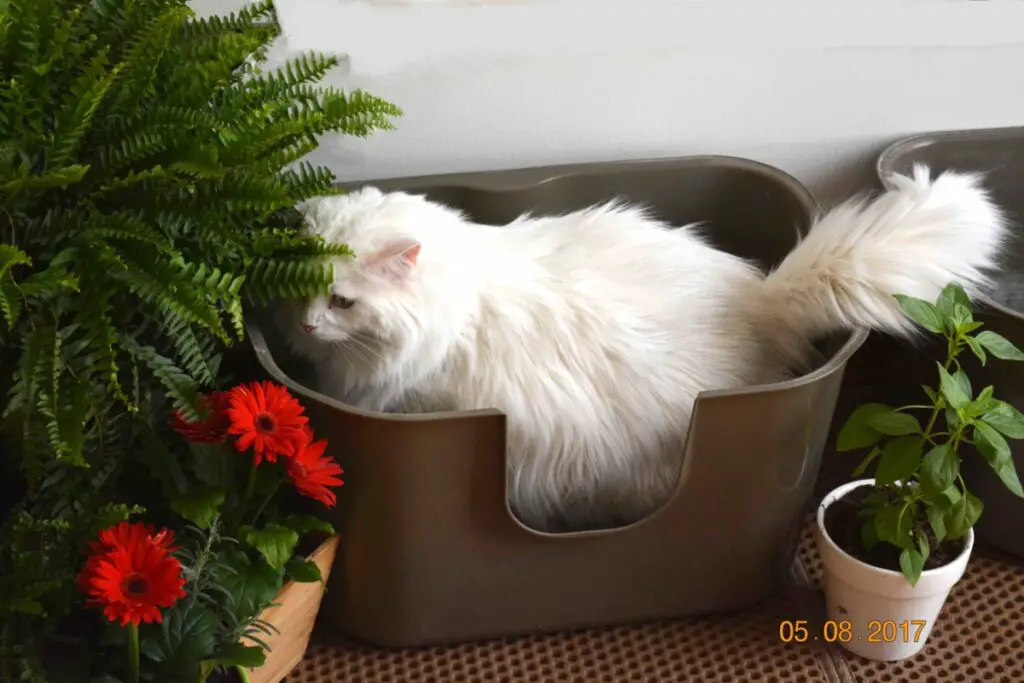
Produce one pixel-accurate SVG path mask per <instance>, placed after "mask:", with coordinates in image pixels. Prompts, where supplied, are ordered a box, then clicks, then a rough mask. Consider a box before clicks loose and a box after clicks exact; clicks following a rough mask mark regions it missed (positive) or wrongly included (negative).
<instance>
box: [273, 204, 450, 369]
mask: <svg viewBox="0 0 1024 683" xmlns="http://www.w3.org/2000/svg"><path fill="white" fill-rule="evenodd" d="M302 208H303V211H304V213H305V217H306V228H305V229H306V231H307V232H309V233H312V234H316V235H320V236H321V237H323V238H324V239H325V240H326V241H327V242H330V243H343V244H346V245H348V246H349V248H350V249H351V250H352V251H353V252H354V256H352V257H343V258H339V259H337V260H336V261H335V262H334V282H333V283H332V285H331V286H330V290H329V294H328V295H326V296H320V297H316V298H314V299H312V300H309V301H305V302H302V303H301V304H300V306H301V310H300V311H297V314H296V315H295V316H293V318H294V324H295V325H296V327H297V329H294V330H292V331H291V332H292V334H293V335H294V334H298V335H307V336H308V338H309V339H310V340H311V341H316V342H319V343H320V344H329V345H335V346H337V347H338V349H339V351H348V352H349V353H350V354H351V355H352V356H353V357H354V358H355V359H358V360H361V361H362V364H367V365H377V364H380V363H385V362H388V361H392V360H396V359H397V358H398V357H401V356H402V355H405V354H408V353H410V352H412V351H413V350H414V347H415V346H416V345H417V344H418V343H419V342H420V341H421V340H422V339H423V338H424V336H426V335H427V332H428V330H427V329H426V328H427V327H428V326H429V325H430V324H431V323H432V321H434V320H435V319H436V316H437V311H438V307H439V304H440V303H441V301H443V298H444V294H443V292H441V291H438V290H439V288H440V287H443V286H444V280H445V277H444V272H443V271H444V270H445V264H444V259H439V258H437V255H438V254H439V253H441V250H444V249H445V248H446V244H445V242H446V240H445V239H444V233H445V232H446V231H445V230H444V226H443V225H439V223H442V224H443V223H445V222H451V221H452V220H453V219H455V220H458V219H459V216H458V214H457V213H455V212H453V211H451V210H449V209H447V208H446V207H443V206H440V205H438V204H434V203H432V202H429V201H427V200H426V199H425V198H423V197H421V196H418V195H410V194H405V193H400V192H392V193H387V194H385V193H382V192H381V191H380V190H377V189H376V188H372V187H368V188H363V189H361V190H358V191H356V192H352V193H349V194H345V195H340V196H330V197H320V198H317V199H315V200H313V201H311V202H309V203H308V204H307V205H306V206H305V207H302ZM439 235H440V237H439ZM424 238H426V239H424ZM425 241H426V242H428V244H424V242H425ZM371 361H372V362H371Z"/></svg>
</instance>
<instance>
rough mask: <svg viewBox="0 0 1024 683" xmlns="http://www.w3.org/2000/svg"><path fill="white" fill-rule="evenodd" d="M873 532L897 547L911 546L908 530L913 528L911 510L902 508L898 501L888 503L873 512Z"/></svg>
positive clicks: (880, 538)
mask: <svg viewBox="0 0 1024 683" xmlns="http://www.w3.org/2000/svg"><path fill="white" fill-rule="evenodd" d="M874 519H875V532H876V534H877V535H878V538H879V540H882V541H885V542H886V543H890V544H892V545H894V546H897V547H899V548H912V547H913V543H914V539H913V538H912V537H911V535H910V532H911V530H912V529H913V522H914V515H913V510H911V509H909V508H907V509H904V508H903V504H902V503H901V502H900V501H896V502H894V503H890V504H889V505H886V506H885V507H883V508H881V509H880V510H879V511H878V512H877V513H876V514H875V517H874Z"/></svg>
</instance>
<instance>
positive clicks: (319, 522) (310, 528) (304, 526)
mask: <svg viewBox="0 0 1024 683" xmlns="http://www.w3.org/2000/svg"><path fill="white" fill-rule="evenodd" d="M281 524H282V525H283V526H286V527H288V528H289V529H292V530H293V531H295V532H297V533H298V534H299V535H300V536H305V535H306V534H311V533H314V532H319V533H324V534H333V533H334V527H333V526H331V523H330V522H327V521H325V520H323V519H320V518H319V517H314V516H313V515H289V516H287V517H285V518H284V519H283V520H281Z"/></svg>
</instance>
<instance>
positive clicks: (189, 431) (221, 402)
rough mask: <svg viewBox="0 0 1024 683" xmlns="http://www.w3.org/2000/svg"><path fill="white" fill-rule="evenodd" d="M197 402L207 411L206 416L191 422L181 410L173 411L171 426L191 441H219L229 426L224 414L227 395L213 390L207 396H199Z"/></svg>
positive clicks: (223, 437) (222, 438)
mask: <svg viewBox="0 0 1024 683" xmlns="http://www.w3.org/2000/svg"><path fill="white" fill-rule="evenodd" d="M199 403H200V407H201V408H202V410H203V411H204V412H206V413H207V414H206V417H204V418H203V419H200V420H198V421H195V422H193V421H189V420H186V419H185V418H184V416H183V415H182V414H181V411H175V412H174V415H172V416H171V420H170V424H171V427H172V428H173V429H174V430H175V431H177V432H178V433H180V434H182V435H183V436H184V437H185V438H187V439H188V440H189V441H191V442H192V443H221V442H222V441H224V439H225V438H227V431H228V426H229V422H228V418H227V415H225V414H224V409H225V408H226V407H227V395H226V394H225V393H224V392H220V391H215V392H213V393H212V394H210V395H209V396H201V397H200V399H199Z"/></svg>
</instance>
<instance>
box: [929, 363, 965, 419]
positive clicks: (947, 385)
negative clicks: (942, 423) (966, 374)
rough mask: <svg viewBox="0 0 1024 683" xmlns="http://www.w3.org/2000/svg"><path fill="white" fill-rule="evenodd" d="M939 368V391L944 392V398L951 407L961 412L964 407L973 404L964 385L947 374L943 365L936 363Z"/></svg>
mask: <svg viewBox="0 0 1024 683" xmlns="http://www.w3.org/2000/svg"><path fill="white" fill-rule="evenodd" d="M936 365H937V366H938V368H939V389H940V391H941V392H942V397H943V398H945V399H946V402H947V403H949V405H951V406H953V408H954V409H956V410H958V411H959V410H961V409H962V408H963V407H964V406H966V405H967V404H968V403H970V402H971V397H970V395H968V394H967V393H966V392H964V390H963V385H961V384H960V382H959V381H958V380H957V379H954V377H953V376H952V375H950V374H949V373H948V372H946V369H945V368H944V367H942V364H941V363H936Z"/></svg>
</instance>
